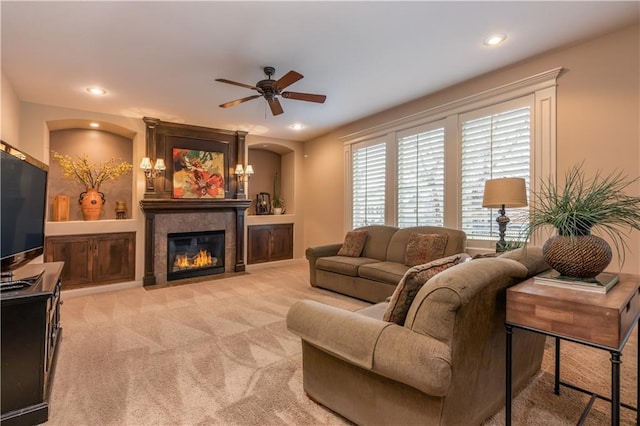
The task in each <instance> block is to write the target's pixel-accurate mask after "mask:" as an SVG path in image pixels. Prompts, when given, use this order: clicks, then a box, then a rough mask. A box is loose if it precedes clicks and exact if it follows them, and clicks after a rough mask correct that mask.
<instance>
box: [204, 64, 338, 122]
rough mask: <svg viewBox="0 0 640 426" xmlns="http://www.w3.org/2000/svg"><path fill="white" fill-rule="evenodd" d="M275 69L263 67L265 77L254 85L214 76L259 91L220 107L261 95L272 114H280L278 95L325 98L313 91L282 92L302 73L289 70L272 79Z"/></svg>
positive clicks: (308, 98) (319, 99) (290, 97)
mask: <svg viewBox="0 0 640 426" xmlns="http://www.w3.org/2000/svg"><path fill="white" fill-rule="evenodd" d="M275 72H276V69H275V68H274V67H264V73H265V74H266V76H267V78H266V79H264V80H260V81H259V82H257V83H256V85H255V86H251V85H250V84H244V83H238V82H235V81H231V80H227V79H225V78H216V81H219V82H221V83H227V84H233V85H235V86H240V87H246V88H247V89H251V90H255V91H257V92H258V93H259V95H252V96H247V97H246V98H241V99H236V100H235V101H231V102H227V103H224V104H222V105H220V107H221V108H229V107H232V106H235V105H238V104H241V103H243V102H247V101H250V100H252V99H256V98H259V97H261V96H263V97H264V98H265V99H266V100H267V103H268V104H269V108H271V113H272V114H273V115H279V114H282V113H283V112H284V111H283V110H282V105H280V101H279V100H278V96H282V97H283V98H285V99H295V100H297V101H307V102H317V103H320V104H321V103H324V101H325V100H326V99H327V97H326V96H325V95H315V94H313V93H300V92H283V90H284V89H285V88H286V87H289V86H290V85H292V84H293V83H295V82H296V81H298V80H300V79H301V78H302V77H303V75H302V74H300V73H298V72H296V71H289V72H288V73H286V74H285V75H284V76H282V77H281V78H280V79H279V80H273V79H272V78H271V76H272V75H273V74H275Z"/></svg>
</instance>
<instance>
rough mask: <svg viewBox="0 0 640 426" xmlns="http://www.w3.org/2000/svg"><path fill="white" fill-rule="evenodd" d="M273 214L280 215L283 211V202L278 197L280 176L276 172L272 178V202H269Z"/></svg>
mask: <svg viewBox="0 0 640 426" xmlns="http://www.w3.org/2000/svg"><path fill="white" fill-rule="evenodd" d="M271 205H272V209H273V210H272V211H273V214H282V213H284V210H285V202H284V200H283V199H282V198H281V197H280V175H279V173H278V172H276V174H275V175H274V176H273V200H272V201H271Z"/></svg>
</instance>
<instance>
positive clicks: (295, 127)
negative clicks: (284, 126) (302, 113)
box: [289, 123, 304, 130]
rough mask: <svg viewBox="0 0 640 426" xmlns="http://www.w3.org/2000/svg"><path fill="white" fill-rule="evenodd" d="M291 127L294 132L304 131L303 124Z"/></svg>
mask: <svg viewBox="0 0 640 426" xmlns="http://www.w3.org/2000/svg"><path fill="white" fill-rule="evenodd" d="M289 127H290V128H291V129H293V130H302V129H304V126H303V125H302V124H301V123H295V124H292V125H291V126H289Z"/></svg>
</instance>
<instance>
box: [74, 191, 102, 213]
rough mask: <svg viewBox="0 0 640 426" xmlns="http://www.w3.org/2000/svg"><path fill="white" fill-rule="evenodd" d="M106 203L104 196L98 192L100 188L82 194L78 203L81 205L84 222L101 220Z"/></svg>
mask: <svg viewBox="0 0 640 426" xmlns="http://www.w3.org/2000/svg"><path fill="white" fill-rule="evenodd" d="M104 201H105V200H104V194H103V193H102V192H100V191H98V188H87V190H86V191H85V192H83V193H81V194H80V199H79V200H78V202H79V203H80V207H81V209H82V216H83V217H84V220H98V219H100V213H102V207H103V206H104Z"/></svg>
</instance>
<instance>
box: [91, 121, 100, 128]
mask: <svg viewBox="0 0 640 426" xmlns="http://www.w3.org/2000/svg"><path fill="white" fill-rule="evenodd" d="M89 126H91V127H100V123H95V122H93V123H89Z"/></svg>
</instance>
